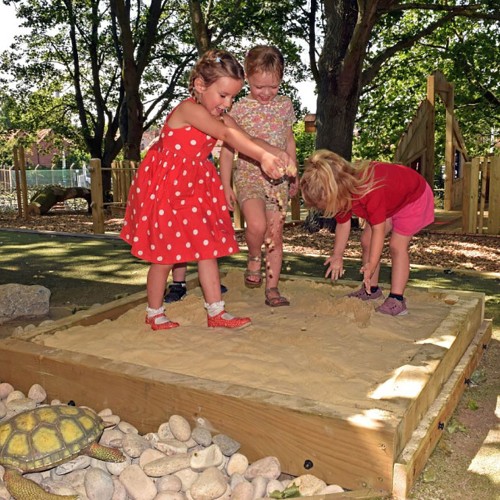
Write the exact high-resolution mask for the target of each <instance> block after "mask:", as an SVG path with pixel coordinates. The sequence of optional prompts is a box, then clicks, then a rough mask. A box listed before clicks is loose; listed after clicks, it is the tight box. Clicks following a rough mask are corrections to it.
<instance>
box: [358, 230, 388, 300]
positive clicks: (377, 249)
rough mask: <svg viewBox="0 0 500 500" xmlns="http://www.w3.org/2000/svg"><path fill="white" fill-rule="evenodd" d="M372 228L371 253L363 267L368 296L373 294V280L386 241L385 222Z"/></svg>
mask: <svg viewBox="0 0 500 500" xmlns="http://www.w3.org/2000/svg"><path fill="white" fill-rule="evenodd" d="M371 228H372V236H371V238H370V253H369V255H368V262H365V263H364V264H363V266H362V267H361V272H362V273H363V284H364V285H365V290H366V292H367V293H368V294H370V293H371V278H372V276H373V273H374V272H375V269H376V268H377V265H378V263H379V261H380V257H381V256H382V250H383V248H384V240H385V221H384V222H381V223H380V224H375V225H374V226H372V227H371Z"/></svg>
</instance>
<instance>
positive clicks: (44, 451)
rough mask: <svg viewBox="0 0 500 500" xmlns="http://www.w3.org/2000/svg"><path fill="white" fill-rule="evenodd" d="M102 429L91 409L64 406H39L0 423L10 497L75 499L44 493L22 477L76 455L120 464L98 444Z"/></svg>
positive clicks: (0, 456)
mask: <svg viewBox="0 0 500 500" xmlns="http://www.w3.org/2000/svg"><path fill="white" fill-rule="evenodd" d="M104 428H105V425H104V422H103V421H102V419H101V418H100V417H99V416H98V415H97V414H96V413H95V412H94V411H92V410H91V409H89V408H79V407H76V406H66V405H60V406H40V407H38V408H35V409H33V410H27V411H23V412H22V413H18V414H17V415H14V416H13V417H12V418H10V419H9V420H7V421H5V422H2V423H0V465H3V466H4V468H5V474H4V482H5V486H6V487H7V489H8V490H9V492H10V494H11V495H12V496H13V497H14V498H15V499H16V500H56V499H61V498H65V499H74V500H76V499H77V498H78V495H76V496H75V495H70V496H62V495H54V494H52V493H47V492H46V491H45V490H44V489H43V488H42V487H40V486H39V485H37V484H36V483H35V482H33V481H31V480H30V479H28V478H25V477H23V476H22V474H24V473H25V472H39V471H44V470H47V469H50V468H52V467H55V466H57V465H59V464H61V463H63V462H66V461H69V460H71V459H73V458H75V457H77V456H78V455H88V456H90V457H93V458H97V459H99V460H104V461H106V462H123V461H124V460H125V457H124V456H123V454H122V453H121V452H120V451H119V450H117V449H115V448H108V447H106V446H102V445H100V444H98V441H99V438H100V437H101V435H102V432H103V430H104Z"/></svg>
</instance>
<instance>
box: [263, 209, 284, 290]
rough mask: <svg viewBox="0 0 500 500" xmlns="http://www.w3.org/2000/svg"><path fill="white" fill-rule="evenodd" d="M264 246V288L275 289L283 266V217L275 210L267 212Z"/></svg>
mask: <svg viewBox="0 0 500 500" xmlns="http://www.w3.org/2000/svg"><path fill="white" fill-rule="evenodd" d="M266 216H267V232H266V236H265V244H266V288H276V287H277V286H278V283H279V279H280V273H281V266H282V264H283V223H284V221H283V216H282V214H281V212H279V211H277V210H268V211H267V212H266Z"/></svg>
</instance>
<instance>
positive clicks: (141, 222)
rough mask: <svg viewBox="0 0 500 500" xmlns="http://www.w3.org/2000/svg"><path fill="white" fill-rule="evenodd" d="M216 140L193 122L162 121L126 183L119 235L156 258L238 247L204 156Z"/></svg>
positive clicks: (137, 251) (173, 259)
mask: <svg viewBox="0 0 500 500" xmlns="http://www.w3.org/2000/svg"><path fill="white" fill-rule="evenodd" d="M215 143H216V139H214V138H213V137H210V136H208V135H206V134H204V133H203V132H201V131H199V130H198V129H195V128H194V127H185V128H181V129H171V128H170V127H169V126H168V125H167V123H165V125H164V126H163V129H162V131H161V135H160V139H159V141H158V142H157V143H156V144H155V145H153V146H152V147H151V148H150V150H149V151H148V153H147V154H146V157H145V158H144V160H143V161H142V163H141V165H140V167H139V169H138V171H137V173H136V175H135V178H134V180H133V181H132V184H131V186H130V191H129V194H128V200H127V210H126V213H125V220H124V226H123V228H122V230H121V233H120V237H121V238H122V239H123V240H125V241H126V242H127V243H129V244H130V245H131V247H132V249H131V252H132V254H133V255H135V256H136V257H138V258H140V259H142V260H146V261H148V262H152V263H155V264H176V263H180V262H189V261H198V260H204V259H213V258H218V257H223V256H225V255H231V254H233V253H236V252H238V251H239V248H238V243H237V242H236V237H235V234H234V229H233V226H232V222H231V218H230V214H229V210H228V208H227V204H226V198H225V195H224V190H223V188H222V184H221V181H220V178H219V175H218V173H217V170H216V168H215V166H214V164H213V163H212V162H211V161H210V160H208V156H209V154H210V153H211V151H212V148H213V147H214V145H215Z"/></svg>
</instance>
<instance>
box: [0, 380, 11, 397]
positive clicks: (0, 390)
mask: <svg viewBox="0 0 500 500" xmlns="http://www.w3.org/2000/svg"><path fill="white" fill-rule="evenodd" d="M13 391H14V387H12V386H11V385H10V384H9V383H8V382H2V383H1V384H0V399H7V396H8V395H9V394H10V393H11V392H13Z"/></svg>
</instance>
